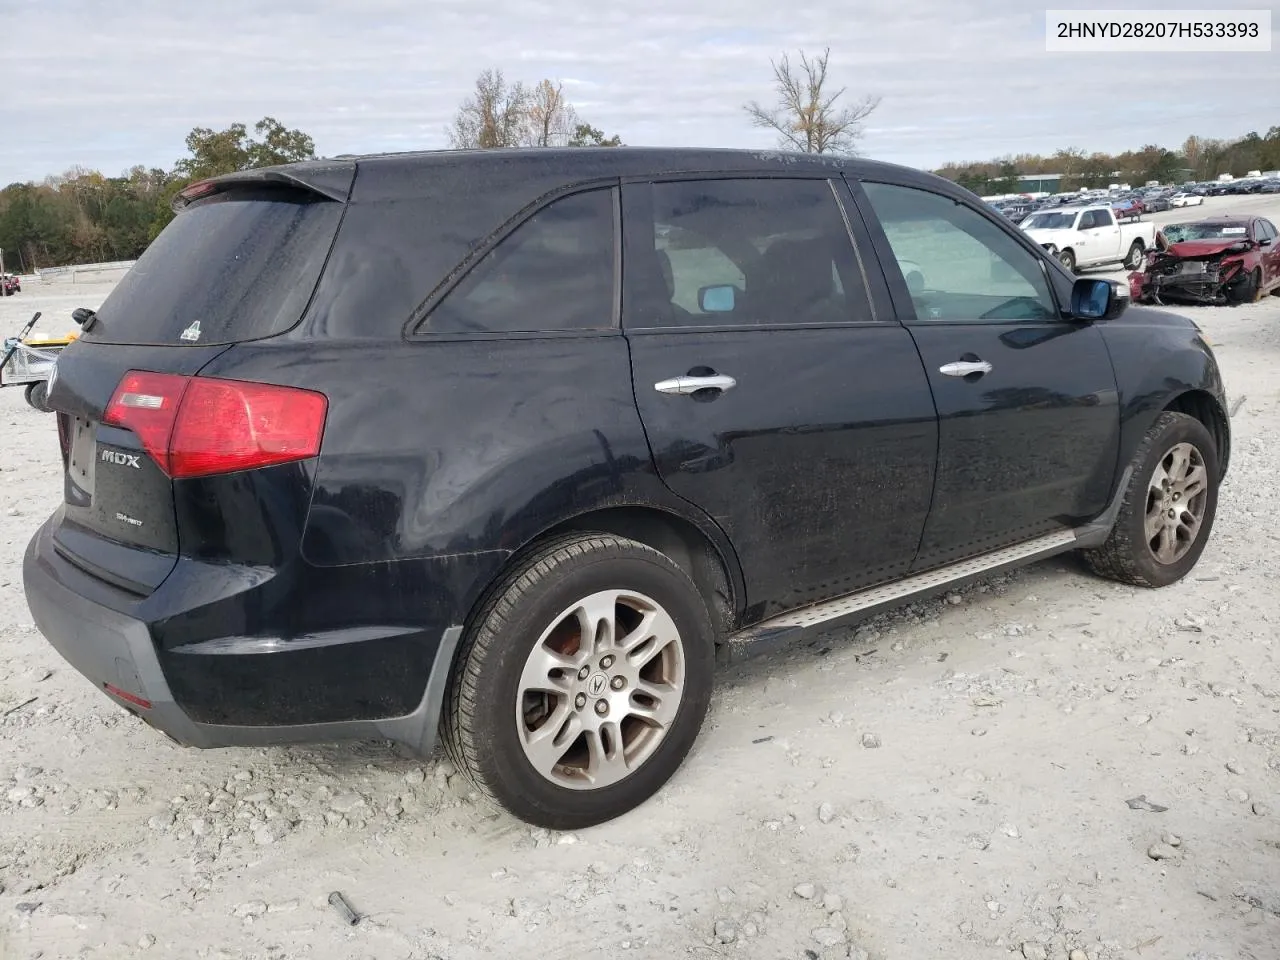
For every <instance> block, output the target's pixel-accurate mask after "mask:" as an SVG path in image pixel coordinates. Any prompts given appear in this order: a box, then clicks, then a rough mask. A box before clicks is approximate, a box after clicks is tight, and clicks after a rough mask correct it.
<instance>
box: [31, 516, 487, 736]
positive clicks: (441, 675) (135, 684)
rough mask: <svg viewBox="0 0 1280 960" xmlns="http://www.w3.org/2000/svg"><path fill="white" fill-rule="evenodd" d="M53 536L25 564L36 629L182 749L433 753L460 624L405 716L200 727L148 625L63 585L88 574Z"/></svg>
mask: <svg viewBox="0 0 1280 960" xmlns="http://www.w3.org/2000/svg"><path fill="white" fill-rule="evenodd" d="M48 531H49V527H48V525H47V524H46V526H45V527H44V528H43V529H42V530H41V531H40V532H39V533H38V534H37V535H36V536H35V537H34V538H33V539H32V541H31V543H30V544H29V545H28V547H27V552H26V556H25V557H24V559H23V581H24V585H25V587H26V594H27V605H28V606H29V607H30V608H31V615H32V617H33V618H34V620H35V622H36V626H37V627H39V629H40V632H41V633H43V634H44V636H45V637H46V639H48V641H49V643H50V644H51V645H52V646H53V648H54V649H55V650H57V651H58V653H59V654H61V655H62V657H63V659H65V660H66V661H67V662H68V663H70V664H71V665H72V666H73V667H75V668H76V669H77V670H78V671H80V672H81V673H82V674H84V675H85V676H86V677H90V678H92V679H93V681H94V682H95V683H99V684H105V683H110V684H113V685H116V686H119V687H120V689H122V690H125V691H127V692H129V693H132V694H136V695H137V696H140V697H141V698H143V699H144V700H147V701H149V702H150V703H151V708H150V709H142V708H139V707H137V706H136V705H133V704H129V703H126V702H125V701H123V700H118V699H117V702H119V703H121V705H123V706H125V707H126V708H127V709H129V710H130V711H131V712H133V713H135V714H137V715H138V716H139V717H141V718H142V719H144V720H145V721H146V722H147V723H149V724H150V725H151V726H153V727H155V728H156V729H157V730H159V731H161V732H162V733H164V734H165V735H167V736H169V737H170V738H172V739H173V740H176V741H177V742H178V743H181V744H184V745H186V746H191V747H232V746H268V745H270V744H283V743H308V742H320V743H322V742H326V741H336V740H393V741H395V742H397V743H399V744H402V745H404V746H405V747H408V748H409V749H411V750H413V751H415V752H416V753H419V754H420V755H423V756H426V755H428V754H430V753H431V751H432V750H433V749H434V748H435V743H436V736H437V733H438V730H439V723H440V711H441V709H442V707H443V705H444V698H445V695H446V693H447V689H448V681H449V673H450V671H451V669H452V667H453V658H454V654H455V653H456V652H457V649H458V642H459V641H460V640H461V638H462V627H461V626H451V627H449V628H448V629H446V630H445V631H444V632H443V633H442V635H441V637H440V645H439V647H438V648H437V650H436V654H435V661H434V663H433V664H432V669H431V675H430V677H429V678H428V680H427V686H426V689H425V690H424V691H423V695H422V700H421V702H420V703H419V704H418V706H417V708H416V709H415V710H414V711H413V712H412V713H410V714H407V715H406V716H402V717H391V718H387V719H383V720H353V721H343V722H337V723H314V724H301V725H296V726H226V725H220V724H208V723H197V722H195V721H194V720H192V719H191V718H190V717H189V716H187V714H186V713H185V712H184V711H183V709H182V708H181V707H180V706H179V705H178V704H177V703H176V702H175V700H174V697H173V692H172V691H171V690H170V689H169V684H168V682H167V681H166V680H165V677H164V672H163V671H162V670H161V668H160V661H159V659H158V658H157V656H156V652H155V647H154V646H153V644H152V640H151V636H150V634H149V632H148V631H147V628H146V626H145V625H144V624H143V623H142V622H141V621H139V620H136V619H134V618H132V617H129V616H128V615H126V614H123V613H119V612H117V611H115V610H112V609H110V608H109V607H106V606H103V605H102V604H101V603H97V602H95V601H94V600H91V599H89V598H88V597H86V596H82V595H81V593H80V592H79V591H78V590H77V589H73V588H72V587H71V586H68V585H67V584H66V583H64V582H63V579H62V576H60V573H65V575H66V576H68V577H71V578H78V577H84V576H85V575H84V574H81V573H79V572H78V571H66V570H65V567H66V564H65V563H62V562H61V561H60V560H59V559H58V558H57V557H55V555H54V554H53V546H52V538H51V537H50V535H49V532H48ZM108 696H111V694H108ZM113 699H116V698H115V697H113Z"/></svg>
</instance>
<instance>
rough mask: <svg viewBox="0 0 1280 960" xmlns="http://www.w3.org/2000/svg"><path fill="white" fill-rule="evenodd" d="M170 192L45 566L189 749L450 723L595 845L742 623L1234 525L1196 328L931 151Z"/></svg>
mask: <svg viewBox="0 0 1280 960" xmlns="http://www.w3.org/2000/svg"><path fill="white" fill-rule="evenodd" d="M175 205H176V207H177V214H176V217H175V218H174V220H173V221H172V223H170V224H169V225H168V226H167V227H166V228H165V230H164V232H163V233H162V235H161V237H160V238H159V239H158V240H156V241H155V242H154V243H153V244H151V246H149V247H148V248H147V250H146V252H145V253H144V254H143V255H142V258H141V259H140V260H139V261H138V264H137V266H136V267H134V268H133V269H132V270H131V271H130V272H129V273H128V275H127V276H126V277H125V278H124V279H123V280H122V281H121V282H120V283H119V285H118V286H116V287H115V289H114V290H113V291H112V293H111V294H110V296H108V297H107V299H106V301H105V302H104V303H103V304H102V306H101V307H100V308H99V309H98V310H97V312H96V314H92V315H89V314H83V315H81V323H82V327H81V329H82V334H81V336H80V337H79V339H77V340H76V341H75V342H74V343H72V344H71V345H70V346H68V347H67V348H66V350H65V351H64V352H63V353H62V354H61V356H60V358H59V360H58V365H57V377H56V378H55V379H54V380H53V381H52V382H51V385H50V389H49V397H48V402H49V404H50V405H51V406H52V407H53V409H54V410H55V411H56V413H57V420H58V425H59V438H60V455H61V459H62V461H63V467H64V481H65V483H64V502H63V503H62V504H61V505H60V506H59V507H58V509H57V510H56V511H55V512H54V513H53V515H52V516H51V517H50V518H49V520H48V521H47V522H46V523H45V524H44V525H43V526H42V527H41V528H40V529H39V531H38V532H37V533H36V534H35V535H34V537H33V538H32V540H31V542H30V544H29V546H28V548H27V552H26V557H25V561H24V565H23V579H24V585H25V590H26V597H27V602H28V605H29V607H30V609H31V613H32V616H33V618H34V620H35V623H36V625H37V626H38V627H39V629H40V630H41V632H42V633H43V634H44V635H45V636H46V637H47V638H48V639H49V641H50V643H51V644H52V645H53V646H54V647H55V648H56V649H57V650H58V651H59V652H60V653H61V654H62V656H64V657H65V658H66V659H67V660H68V661H70V662H71V663H72V664H73V665H75V667H76V668H78V669H79V670H80V671H81V672H82V673H83V674H84V675H85V676H86V677H88V678H89V679H90V680H91V681H92V683H93V685H94V686H95V687H96V688H97V689H98V690H100V691H102V692H103V693H104V694H105V695H106V696H108V697H110V698H111V700H112V701H113V702H114V703H116V704H117V705H119V706H121V707H123V708H124V709H126V710H128V711H130V712H132V713H134V714H136V715H137V716H139V717H141V718H144V719H145V720H146V721H147V722H148V723H150V724H151V725H153V726H154V727H156V728H158V729H159V730H162V731H164V732H165V733H167V734H169V735H170V736H171V737H173V738H174V739H176V740H177V741H179V742H181V743H185V744H190V745H194V746H205V747H211V746H227V745H234V744H248V745H253V746H262V745H265V744H271V743H280V742H285V741H291V740H333V739H343V738H376V739H380V740H384V741H385V740H393V741H396V742H398V743H400V744H403V745H405V746H407V747H408V748H410V749H411V750H413V751H416V752H418V753H422V754H429V753H430V751H431V750H432V748H433V746H434V745H435V743H436V740H437V731H438V730H439V731H440V732H441V734H442V739H443V742H444V745H445V747H446V749H447V750H448V753H449V755H450V757H451V758H452V759H453V761H454V762H455V763H456V764H457V766H458V767H459V768H460V769H461V770H462V771H463V772H464V774H465V776H466V777H468V778H470V780H471V782H472V783H473V784H474V785H475V787H476V788H477V789H478V790H480V791H482V792H483V793H484V794H486V795H487V796H489V797H490V798H493V799H494V800H496V801H497V802H498V803H500V804H501V805H503V806H504V807H506V809H508V810H509V811H511V812H512V813H514V814H515V815H517V816H519V817H522V818H524V819H526V820H527V821H529V822H531V823H534V824H537V825H540V826H544V827H548V828H553V829H576V828H582V827H586V826H590V825H592V824H596V823H600V822H602V821H604V820H608V819H611V818H613V817H616V816H619V815H620V814H622V813H625V812H626V811H628V810H630V809H631V808H633V807H635V806H636V805H638V804H640V803H642V802H643V801H644V800H645V799H646V798H648V797H649V796H651V795H652V794H653V793H654V792H655V791H657V790H658V789H659V788H660V787H661V786H662V785H663V783H664V782H666V781H667V779H668V778H669V777H670V776H671V775H672V774H673V773H674V771H675V770H676V769H677V768H678V767H679V765H680V764H681V763H682V761H683V760H684V758H685V757H686V755H687V754H688V753H689V751H690V748H691V747H692V746H693V744H694V742H695V738H696V737H697V736H698V731H699V728H700V727H701V725H702V722H703V718H704V716H705V715H706V712H707V708H708V704H709V703H710V700H711V692H712V681H713V665H714V662H715V657H716V655H717V651H719V652H720V653H722V654H723V655H725V656H733V655H736V654H737V653H741V652H744V651H750V650H751V649H752V648H753V647H755V648H759V647H768V646H770V645H776V644H778V643H786V642H790V641H794V640H796V639H797V638H799V637H802V636H805V635H806V633H807V632H809V631H813V630H821V629H827V628H830V627H832V626H833V625H836V624H839V623H842V622H848V621H851V620H857V619H858V618H862V617H866V616H869V615H872V614H874V613H875V612H877V611H880V610H883V609H886V608H887V607H890V606H894V605H897V604H900V603H901V602H903V601H904V600H906V599H907V598H911V597H917V596H925V595H928V594H930V593H933V592H937V591H941V590H944V589H947V588H949V587H951V586H954V585H955V584H958V583H962V582H965V581H967V580H969V579H972V578H976V577H980V576H985V575H989V574H991V573H993V572H995V571H1000V570H1005V569H1009V568H1012V567H1015V566H1018V565H1021V564H1025V563H1029V562H1031V561H1033V560H1037V559H1039V558H1042V557H1046V556H1051V555H1055V554H1061V553H1064V552H1067V551H1077V550H1078V551H1081V552H1082V556H1083V558H1084V560H1085V562H1087V563H1088V564H1089V565H1090V566H1091V568H1092V569H1093V570H1095V571H1097V572H1098V573H1099V574H1101V575H1103V576H1106V577H1109V578H1112V579H1115V580H1118V581H1120V582H1123V583H1127V584H1132V585H1138V586H1144V587H1161V586H1165V585H1168V584H1172V583H1175V582H1177V581H1178V580H1180V579H1182V578H1183V577H1185V576H1186V575H1187V574H1188V573H1189V572H1190V571H1191V570H1192V568H1193V567H1194V566H1195V564H1196V563H1197V561H1198V559H1199V557H1200V554H1201V551H1202V550H1203V549H1204V547H1205V544H1206V542H1207V541H1208V539H1209V536H1210V532H1211V529H1212V526H1213V521H1214V515H1215V510H1216V503H1217V492H1218V486H1219V482H1220V481H1221V479H1222V477H1223V475H1224V474H1225V473H1226V471H1227V468H1228V463H1229V455H1230V450H1231V441H1230V426H1229V420H1228V416H1227V412H1226V411H1227V400H1226V396H1225V391H1224V389H1223V384H1222V378H1221V376H1220V374H1219V370H1218V366H1217V363H1216V361H1215V359H1214V356H1213V353H1212V351H1211V349H1210V347H1209V346H1208V345H1207V344H1206V342H1205V340H1204V338H1203V337H1202V336H1201V335H1200V333H1199V331H1198V330H1197V329H1196V327H1195V325H1194V324H1193V323H1191V321H1189V320H1188V319H1186V318H1184V317H1181V316H1177V315H1175V314H1171V313H1169V312H1167V311H1157V310H1150V309H1146V308H1143V307H1138V306H1128V303H1129V298H1128V297H1123V296H1117V295H1116V293H1117V291H1116V290H1115V288H1114V287H1113V285H1112V284H1111V283H1110V282H1109V281H1106V280H1101V279H1087V278H1075V277H1073V276H1071V274H1070V273H1068V272H1067V271H1065V270H1063V269H1062V267H1061V266H1060V265H1059V264H1058V263H1057V262H1055V261H1053V260H1050V259H1049V258H1048V256H1047V254H1046V252H1045V251H1044V250H1043V249H1042V248H1041V247H1040V246H1039V245H1038V244H1036V243H1035V242H1033V241H1032V240H1031V239H1030V238H1029V237H1028V236H1026V235H1025V234H1023V233H1021V232H1019V231H1018V230H1016V229H1015V228H1014V227H1013V225H1012V224H1010V223H1009V222H1008V221H1006V220H1004V219H1003V218H1001V217H999V216H997V215H995V214H994V213H993V212H992V211H991V210H990V209H989V208H987V207H986V206H985V205H982V204H980V203H978V202H977V201H975V199H974V198H973V196H972V195H971V194H970V193H969V192H968V191H966V190H963V189H962V188H960V187H958V186H956V185H955V184H952V183H950V182H948V181H946V180H943V179H941V178H939V177H936V176H932V175H929V174H924V173H919V172H916V171H912V170H907V169H905V168H902V167H896V166H890V165H887V164H880V163H874V162H870V161H865V160H857V159H843V160H841V159H833V158H832V157H830V156H823V157H817V158H815V157H812V156H808V155H779V154H772V153H761V152H759V151H731V150H714V151H700V150H662V149H644V150H639V149H628V148H618V149H612V150H573V149H566V150H547V149H543V150H528V151H520V150H503V151H474V152H470V151H468V152H462V151H439V152H431V153H422V154H407V155H383V156H375V157H365V158H342V159H336V160H324V161H313V162H310V163H301V164H296V165H291V166H285V167H278V168H267V169H260V170H252V171H245V172H242V173H237V174H231V175H228V176H225V177H220V178H217V179H215V180H211V181H203V182H199V183H196V184H193V185H191V186H189V187H187V188H186V189H185V190H184V191H183V192H182V193H181V194H180V195H179V196H178V198H177V199H176V201H175ZM1102 209H1103V210H1104V212H1106V213H1107V214H1108V217H1110V213H1109V211H1106V210H1105V208H1102ZM1080 215H1081V214H1075V216H1080ZM1109 222H1111V223H1113V221H1109ZM1101 245H1102V244H1101V236H1100V235H1099V246H1101ZM197 253H198V255H196V254H197ZM780 371H785V375H780ZM855 372H856V375H851V373H855ZM460 404H462V406H460ZM463 409H465V416H462V415H460V410H463ZM793 696H794V697H795V698H796V703H797V704H798V705H799V706H803V702H804V691H803V690H797V691H795V692H794V694H793ZM734 722H735V720H734V718H733V716H732V715H731V714H730V713H729V712H726V714H725V716H724V717H722V723H724V724H732V723H734ZM744 735H750V732H744ZM168 762H170V763H173V762H174V761H173V760H169V761H168Z"/></svg>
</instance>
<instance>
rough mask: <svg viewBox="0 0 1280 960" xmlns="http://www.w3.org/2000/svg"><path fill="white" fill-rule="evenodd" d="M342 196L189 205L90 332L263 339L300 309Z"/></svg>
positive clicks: (257, 196) (273, 196)
mask: <svg viewBox="0 0 1280 960" xmlns="http://www.w3.org/2000/svg"><path fill="white" fill-rule="evenodd" d="M342 210H343V205H342V204H341V203H338V202H336V201H332V200H327V199H323V198H319V197H317V196H316V195H314V194H311V193H308V192H303V191H294V190H280V189H254V190H235V191H229V192H225V193H220V194H215V195H214V196H212V197H210V198H208V199H205V200H201V201H199V202H197V203H195V204H193V205H191V206H190V207H187V208H186V209H185V210H183V211H182V212H181V213H179V214H178V216H177V217H175V218H174V220H173V222H172V223H170V224H169V225H168V226H167V227H165V229H164V231H163V232H162V233H161V234H160V236H159V237H157V238H156V239H155V241H154V242H153V243H152V244H151V246H149V247H148V248H147V249H146V251H145V252H144V253H143V255H142V256H141V257H140V258H139V259H138V262H137V263H136V264H134V266H133V268H132V269H130V270H129V272H128V273H127V274H125V276H124V278H123V279H122V280H121V281H120V283H119V284H117V286H116V288H115V289H114V290H113V291H112V292H111V294H110V296H108V297H107V299H106V300H105V301H104V302H103V304H102V307H101V308H100V309H99V310H98V319H97V322H96V323H94V324H93V325H92V326H91V327H90V329H89V330H88V331H87V332H86V333H85V335H84V339H86V340H91V341H98V342H102V343H120V344H157V345H170V346H209V345H211V344H212V345H217V344H227V343H235V342H237V341H242V340H256V339H261V338H263V337H269V336H273V335H275V334H278V333H282V332H284V331H285V330H288V329H289V328H290V327H292V326H293V325H294V324H296V323H297V322H298V321H299V320H300V319H301V317H302V312H303V310H304V309H306V305H307V302H308V301H309V300H310V298H311V294H312V292H313V291H314V290H315V286H316V283H317V281H318V280H319V279H320V274H321V271H322V270H323V269H324V264H325V259H326V257H327V256H328V253H329V248H330V246H331V245H332V243H333V238H334V235H335V234H336V232H337V229H338V223H339V221H340V219H341V217H342Z"/></svg>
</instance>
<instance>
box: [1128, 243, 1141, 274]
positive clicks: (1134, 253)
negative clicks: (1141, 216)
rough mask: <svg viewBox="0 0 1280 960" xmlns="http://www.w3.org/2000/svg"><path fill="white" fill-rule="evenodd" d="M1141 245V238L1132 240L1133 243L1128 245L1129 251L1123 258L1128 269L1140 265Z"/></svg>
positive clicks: (1134, 268)
mask: <svg viewBox="0 0 1280 960" xmlns="http://www.w3.org/2000/svg"><path fill="white" fill-rule="evenodd" d="M1142 254H1143V247H1142V241H1141V240H1135V241H1133V245H1132V246H1131V247H1129V253H1128V255H1127V256H1126V257H1125V258H1124V265H1125V266H1126V267H1128V268H1129V269H1130V270H1137V269H1138V268H1139V267H1140V266H1142Z"/></svg>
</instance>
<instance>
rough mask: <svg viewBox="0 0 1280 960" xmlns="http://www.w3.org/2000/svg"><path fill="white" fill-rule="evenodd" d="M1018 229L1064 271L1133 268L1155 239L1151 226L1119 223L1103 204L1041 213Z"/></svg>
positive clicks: (1153, 229)
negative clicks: (1116, 265)
mask: <svg viewBox="0 0 1280 960" xmlns="http://www.w3.org/2000/svg"><path fill="white" fill-rule="evenodd" d="M1019 226H1020V227H1021V228H1022V230H1024V231H1025V232H1026V233H1027V235H1028V236H1030V237H1031V239H1033V240H1034V241H1035V242H1036V243H1038V244H1040V245H1041V246H1042V247H1044V248H1045V250H1047V251H1048V252H1049V255H1050V256H1052V257H1056V258H1057V259H1058V261H1059V262H1060V263H1061V264H1062V265H1063V266H1064V267H1066V268H1067V269H1068V270H1075V269H1077V268H1079V267H1100V266H1106V265H1108V264H1113V263H1123V264H1124V266H1126V267H1128V268H1129V269H1131V270H1134V269H1137V268H1138V267H1139V266H1141V265H1142V258H1143V255H1144V254H1145V253H1146V251H1147V250H1149V249H1150V248H1151V247H1152V246H1153V245H1154V244H1155V240H1156V228H1155V226H1154V225H1153V224H1151V223H1135V224H1122V223H1120V222H1119V219H1118V218H1117V217H1116V215H1115V213H1114V212H1113V210H1112V208H1111V207H1109V206H1105V205H1097V206H1090V207H1063V208H1062V209H1059V210H1052V211H1049V210H1042V211H1040V212H1039V213H1034V214H1032V215H1031V216H1030V217H1028V218H1027V219H1025V220H1023V221H1022V223H1021V224H1019Z"/></svg>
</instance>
